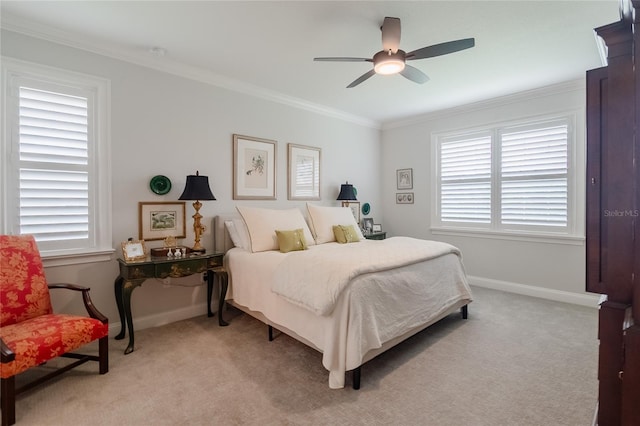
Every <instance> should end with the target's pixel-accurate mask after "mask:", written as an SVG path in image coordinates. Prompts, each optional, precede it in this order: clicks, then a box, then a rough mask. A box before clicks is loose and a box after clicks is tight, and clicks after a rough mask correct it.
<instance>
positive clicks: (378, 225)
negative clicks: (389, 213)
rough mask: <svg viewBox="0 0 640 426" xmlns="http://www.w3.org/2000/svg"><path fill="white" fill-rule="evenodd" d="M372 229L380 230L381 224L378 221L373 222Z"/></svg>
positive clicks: (374, 230)
mask: <svg viewBox="0 0 640 426" xmlns="http://www.w3.org/2000/svg"><path fill="white" fill-rule="evenodd" d="M372 230H373V232H382V225H381V224H379V223H374V224H373V228H372Z"/></svg>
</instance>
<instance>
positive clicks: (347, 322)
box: [225, 241, 472, 388]
mask: <svg viewBox="0 0 640 426" xmlns="http://www.w3.org/2000/svg"><path fill="white" fill-rule="evenodd" d="M382 242H383V241H363V242H361V243H356V244H347V245H346V246H362V247H365V246H368V245H372V244H379V243H382ZM339 246H345V245H341V244H338V243H326V244H320V245H317V246H311V247H310V248H309V250H307V251H305V252H289V253H280V252H279V251H275V250H273V251H265V252H260V253H249V252H247V251H245V250H242V249H239V248H233V249H231V250H229V251H228V252H227V255H226V256H225V264H226V268H227V271H228V272H229V278H230V291H229V295H228V298H229V299H233V303H234V304H236V305H238V306H241V307H245V308H247V309H249V310H251V311H255V312H259V313H261V314H263V315H264V316H265V317H266V318H267V319H268V322H269V323H270V324H272V325H274V326H275V327H276V328H278V326H280V327H282V328H285V329H287V330H289V331H292V332H293V333H295V334H296V335H297V337H300V338H302V340H303V341H304V342H305V343H307V344H310V345H312V346H313V347H315V348H316V349H318V350H319V351H321V352H322V354H323V356H322V363H323V365H324V367H325V368H326V369H327V370H329V386H330V387H331V388H341V387H344V382H345V372H346V371H348V370H352V369H354V368H357V367H359V366H360V365H362V364H363V363H364V362H366V361H367V360H369V359H371V358H372V357H373V356H375V354H377V353H378V352H379V350H380V348H382V347H383V345H385V343H389V342H392V341H394V339H398V338H399V336H405V337H408V335H410V333H413V332H417V331H419V330H420V329H422V328H424V327H425V326H427V325H429V324H431V323H433V322H435V321H437V320H439V319H441V318H442V317H444V316H445V315H447V314H448V313H450V312H453V311H454V310H456V309H458V308H460V307H461V306H464V305H466V304H467V303H469V302H470V301H471V300H472V296H471V292H470V289H469V286H468V284H467V280H466V277H465V274H464V269H463V266H462V263H461V260H460V258H459V256H458V255H457V254H456V253H455V251H454V252H450V253H447V254H443V255H441V256H438V257H435V258H433V259H430V260H426V261H418V262H417V263H409V264H407V265H405V266H401V267H398V268H393V269H385V270H382V271H379V272H373V273H364V274H361V275H358V276H355V277H354V278H353V279H351V280H350V281H349V283H348V285H346V286H344V289H343V290H342V291H341V292H340V295H339V297H337V298H336V301H335V305H334V307H333V309H332V310H331V312H330V313H329V314H327V315H317V314H315V313H313V312H311V311H310V310H309V309H307V308H305V307H302V306H300V305H298V304H294V303H291V302H289V301H287V300H286V299H284V298H283V297H281V296H278V295H276V294H275V293H274V292H273V291H272V286H273V282H274V279H275V278H276V276H277V275H278V272H277V271H278V268H279V265H283V264H286V262H290V260H288V259H290V258H294V257H299V256H301V255H304V254H308V255H310V256H313V257H315V256H318V255H317V253H320V251H324V250H332V248H333V249H337V248H338V247H339ZM326 267H327V266H326V265H322V264H320V263H318V264H317V265H316V270H318V269H322V268H326ZM408 332H409V334H408Z"/></svg>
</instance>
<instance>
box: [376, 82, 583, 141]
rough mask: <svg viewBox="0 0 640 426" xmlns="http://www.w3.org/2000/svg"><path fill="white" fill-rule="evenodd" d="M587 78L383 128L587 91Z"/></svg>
mask: <svg viewBox="0 0 640 426" xmlns="http://www.w3.org/2000/svg"><path fill="white" fill-rule="evenodd" d="M585 84H586V83H585V79H584V78H580V79H576V80H570V81H565V82H562V83H557V84H552V85H549V86H544V87H539V88H535V89H531V90H525V91H522V92H517V93H512V94H510V95H504V96H499V97H497V98H491V99H486V100H482V101H478V102H473V103H470V104H465V105H461V106H458V107H453V108H447V109H443V110H439V111H433V112H429V113H426V114H420V115H417V116H414V117H410V118H405V119H400V120H395V121H389V122H386V123H383V124H382V130H390V129H394V128H398V127H406V126H411V125H415V124H421V123H426V122H429V121H433V120H441V119H443V118H446V117H452V116H456V115H461V114H468V113H471V112H474V111H479V110H483V109H487V108H495V107H499V106H504V105H509V104H514V103H519V102H523V101H527V100H531V99H538V98H545V97H548V96H553V95H557V94H558V93H569V92H575V91H585V90H586V89H585Z"/></svg>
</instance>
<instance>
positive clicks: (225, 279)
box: [207, 268, 229, 327]
mask: <svg viewBox="0 0 640 426" xmlns="http://www.w3.org/2000/svg"><path fill="white" fill-rule="evenodd" d="M214 275H217V276H218V277H219V278H220V301H219V302H218V325H219V326H220V327H224V326H227V325H229V323H228V322H226V321H225V320H224V319H223V318H222V309H223V308H224V298H225V297H226V295H227V287H228V286H229V276H228V275H227V271H225V270H224V269H222V268H216V269H210V270H208V271H207V316H208V317H212V316H213V315H214V314H213V312H212V311H211V299H212V296H213V276H214Z"/></svg>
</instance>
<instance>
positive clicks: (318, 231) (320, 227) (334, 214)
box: [307, 203, 364, 244]
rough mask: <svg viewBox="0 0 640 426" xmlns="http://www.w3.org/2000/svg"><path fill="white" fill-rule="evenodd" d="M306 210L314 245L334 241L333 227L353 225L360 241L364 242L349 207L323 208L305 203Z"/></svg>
mask: <svg viewBox="0 0 640 426" xmlns="http://www.w3.org/2000/svg"><path fill="white" fill-rule="evenodd" d="M307 210H308V211H309V220H310V223H311V228H312V230H313V234H314V235H315V238H316V244H323V243H330V242H333V241H335V240H336V236H335V235H334V234H333V227H334V226H335V225H343V226H348V225H353V227H354V229H355V230H356V233H357V234H358V238H359V239H360V241H362V240H364V235H362V231H361V230H360V227H359V226H358V224H357V223H356V218H355V217H353V213H352V212H351V209H350V208H349V207H323V206H314V205H313V204H309V203H307Z"/></svg>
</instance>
